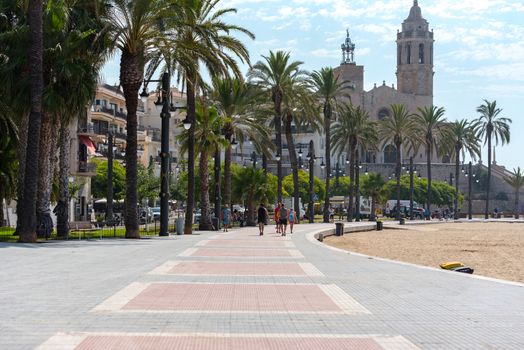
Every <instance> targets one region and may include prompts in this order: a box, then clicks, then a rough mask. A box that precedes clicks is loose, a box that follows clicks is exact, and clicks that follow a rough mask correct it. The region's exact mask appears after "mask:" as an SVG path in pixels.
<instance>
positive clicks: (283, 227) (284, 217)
mask: <svg viewBox="0 0 524 350" xmlns="http://www.w3.org/2000/svg"><path fill="white" fill-rule="evenodd" d="M280 226H281V229H280V230H281V231H282V236H285V235H286V230H287V209H286V206H285V205H284V203H282V206H281V207H280Z"/></svg>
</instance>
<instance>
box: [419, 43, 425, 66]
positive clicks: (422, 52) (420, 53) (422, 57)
mask: <svg viewBox="0 0 524 350" xmlns="http://www.w3.org/2000/svg"><path fill="white" fill-rule="evenodd" d="M418 63H419V64H424V44H420V45H419V46H418Z"/></svg>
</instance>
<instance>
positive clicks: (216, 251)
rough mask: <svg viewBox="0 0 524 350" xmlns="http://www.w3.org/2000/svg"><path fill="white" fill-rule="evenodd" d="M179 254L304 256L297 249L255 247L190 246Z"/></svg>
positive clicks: (206, 255) (270, 256)
mask: <svg viewBox="0 0 524 350" xmlns="http://www.w3.org/2000/svg"><path fill="white" fill-rule="evenodd" d="M179 256H196V257H242V258H253V257H260V258H302V257H303V255H302V254H301V253H300V252H299V251H298V250H296V249H271V250H269V249H253V248H227V249H224V248H189V249H187V250H185V251H184V252H182V253H181V254H179Z"/></svg>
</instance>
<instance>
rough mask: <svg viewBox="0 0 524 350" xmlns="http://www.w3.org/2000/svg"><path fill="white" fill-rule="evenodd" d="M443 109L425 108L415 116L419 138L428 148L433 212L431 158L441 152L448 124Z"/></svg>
mask: <svg viewBox="0 0 524 350" xmlns="http://www.w3.org/2000/svg"><path fill="white" fill-rule="evenodd" d="M444 113H445V109H444V108H443V107H440V108H439V107H436V106H431V107H423V108H419V109H418V113H417V114H416V115H415V118H416V123H417V129H416V130H417V131H416V133H417V136H418V138H419V141H420V143H421V144H423V145H424V146H425V148H426V166H427V169H428V190H427V199H426V202H427V209H428V211H429V212H431V157H432V156H433V152H434V151H436V153H437V154H440V153H441V152H440V151H441V147H440V146H441V144H442V137H443V135H444V133H445V131H446V128H447V126H448V124H447V123H446V118H444Z"/></svg>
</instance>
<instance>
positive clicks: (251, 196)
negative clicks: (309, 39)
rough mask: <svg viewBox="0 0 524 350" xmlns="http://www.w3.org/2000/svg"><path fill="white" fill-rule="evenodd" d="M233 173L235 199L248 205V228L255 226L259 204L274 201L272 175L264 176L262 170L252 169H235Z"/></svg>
mask: <svg viewBox="0 0 524 350" xmlns="http://www.w3.org/2000/svg"><path fill="white" fill-rule="evenodd" d="M235 168H236V169H235V171H234V172H233V185H234V186H233V189H234V190H233V192H234V194H235V197H237V198H240V199H242V201H245V202H246V203H247V217H246V222H247V225H248V226H255V211H256V205H257V203H260V202H264V203H271V202H273V201H274V192H272V191H271V181H270V178H271V177H274V176H273V175H271V174H268V175H266V174H264V171H263V170H262V169H253V168H252V167H246V168H243V167H235Z"/></svg>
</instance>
